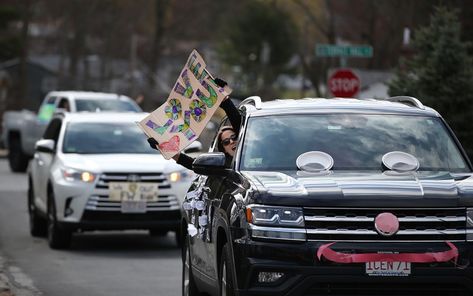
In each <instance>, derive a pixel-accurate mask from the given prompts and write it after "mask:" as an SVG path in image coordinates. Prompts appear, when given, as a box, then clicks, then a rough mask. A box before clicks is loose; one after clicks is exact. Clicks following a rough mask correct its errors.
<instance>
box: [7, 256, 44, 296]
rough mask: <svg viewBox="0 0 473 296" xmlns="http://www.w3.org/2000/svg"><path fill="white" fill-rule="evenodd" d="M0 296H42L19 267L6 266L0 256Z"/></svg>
mask: <svg viewBox="0 0 473 296" xmlns="http://www.w3.org/2000/svg"><path fill="white" fill-rule="evenodd" d="M0 296H43V293H41V292H40V291H39V290H38V289H37V288H36V287H35V286H34V285H33V281H32V280H31V279H30V278H29V277H28V276H27V275H26V274H25V273H23V271H22V270H21V269H20V268H19V267H16V266H8V265H7V264H6V260H5V259H4V258H3V257H1V256H0Z"/></svg>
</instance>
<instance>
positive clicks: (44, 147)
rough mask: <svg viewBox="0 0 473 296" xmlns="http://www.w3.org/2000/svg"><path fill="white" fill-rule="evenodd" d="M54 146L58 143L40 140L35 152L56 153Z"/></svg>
mask: <svg viewBox="0 0 473 296" xmlns="http://www.w3.org/2000/svg"><path fill="white" fill-rule="evenodd" d="M54 146H56V142H54V140H49V139H48V140H39V141H38V142H36V145H35V147H34V148H35V150H36V151H38V152H45V153H54Z"/></svg>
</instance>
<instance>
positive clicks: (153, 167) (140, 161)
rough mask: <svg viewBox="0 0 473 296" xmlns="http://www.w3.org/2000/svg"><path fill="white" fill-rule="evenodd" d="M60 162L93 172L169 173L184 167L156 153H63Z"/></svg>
mask: <svg viewBox="0 0 473 296" xmlns="http://www.w3.org/2000/svg"><path fill="white" fill-rule="evenodd" d="M62 163H63V165H64V166H66V167H70V168H74V169H80V170H88V171H91V172H93V173H103V172H109V173H110V172H134V173H139V172H141V173H147V172H150V173H151V172H163V173H170V172H173V171H177V170H183V169H184V167H182V166H180V165H178V164H177V163H176V162H175V161H174V160H166V159H164V157H163V156H162V155H156V154H63V155H62Z"/></svg>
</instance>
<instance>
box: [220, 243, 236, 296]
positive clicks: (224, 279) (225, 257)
mask: <svg viewBox="0 0 473 296" xmlns="http://www.w3.org/2000/svg"><path fill="white" fill-rule="evenodd" d="M231 258H232V257H231V252H230V245H229V244H228V243H225V245H224V246H223V248H222V255H221V257H220V266H219V270H218V271H219V272H218V278H219V282H220V287H219V295H220V296H234V295H235V292H234V285H233V272H232V271H233V263H232V260H231Z"/></svg>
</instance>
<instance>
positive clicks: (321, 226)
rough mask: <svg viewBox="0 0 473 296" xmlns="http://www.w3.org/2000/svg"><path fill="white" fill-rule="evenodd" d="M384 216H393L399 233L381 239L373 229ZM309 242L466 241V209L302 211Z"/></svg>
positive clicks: (337, 209) (310, 209) (309, 209)
mask: <svg viewBox="0 0 473 296" xmlns="http://www.w3.org/2000/svg"><path fill="white" fill-rule="evenodd" d="M383 212H389V213H392V214H394V215H395V216H396V217H397V218H398V220H399V231H398V232H397V233H396V234H395V235H393V236H382V235H380V234H378V233H377V231H376V229H375V226H374V219H375V217H376V216H377V215H378V214H380V213H383ZM304 219H305V225H306V228H307V239H308V240H310V241H410V242H413V241H420V242H424V241H445V240H448V241H465V239H466V210H465V208H409V209H404V208H385V209H371V208H304Z"/></svg>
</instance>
